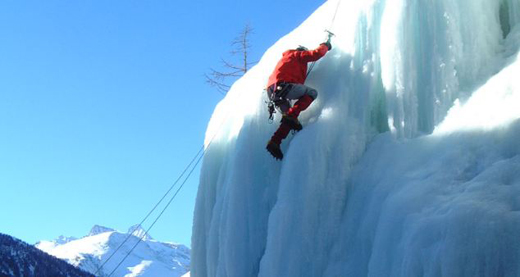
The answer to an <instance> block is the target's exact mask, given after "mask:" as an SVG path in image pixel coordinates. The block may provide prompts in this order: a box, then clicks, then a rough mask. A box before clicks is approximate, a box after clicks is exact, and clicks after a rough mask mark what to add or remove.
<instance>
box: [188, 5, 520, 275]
mask: <svg viewBox="0 0 520 277" xmlns="http://www.w3.org/2000/svg"><path fill="white" fill-rule="evenodd" d="M285 16H287V15H285ZM289 16H290V15H289ZM519 23H520V1H518V0H435V1H426V0H424V1H422V0H421V1H417V0H329V1H327V2H326V3H324V4H323V5H322V6H321V7H320V8H319V9H318V10H317V11H316V12H315V13H314V14H312V15H311V16H310V17H309V18H308V19H307V20H306V21H305V22H303V23H302V24H301V25H300V26H299V27H298V28H297V29H295V30H294V31H293V32H291V33H290V34H288V35H287V36H285V37H283V38H281V39H280V40H279V41H278V42H277V43H276V44H275V45H274V46H273V47H271V48H270V49H269V50H268V51H267V52H266V53H265V55H264V56H263V58H262V59H261V61H260V62H259V63H258V65H257V66H255V67H254V68H253V69H251V70H250V71H248V73H247V74H246V75H245V76H244V77H243V78H241V79H240V80H238V81H237V82H236V83H235V84H234V85H233V87H232V89H231V90H230V91H229V92H228V94H227V95H226V97H225V99H223V100H222V101H221V102H220V103H219V104H218V106H217V107H216V109H215V111H214V114H213V116H212V118H211V121H210V123H209V126H208V129H207V132H206V154H205V157H204V162H203V166H202V170H201V179H200V184H199V192H198V196H197V204H196V210H195V219H194V227H193V236H192V270H191V276H194V277H205V276H212V277H225V276H228V277H235V276H236V277H244V276H261V277H264V276H265V277H272V276H285V277H291V276H298V277H299V276H312V277H314V276H520V240H519V239H518V234H520V155H519V154H520V78H519V76H520V60H519V59H518V50H519V48H520V24H519ZM324 29H329V30H331V31H332V32H334V33H335V34H336V36H335V37H334V38H333V40H332V45H333V49H332V51H331V52H329V53H327V55H326V56H325V57H324V58H323V59H321V60H320V61H318V62H317V63H316V65H315V67H314V69H313V71H312V72H311V73H310V75H309V78H308V79H307V83H306V84H307V85H309V86H312V87H314V88H316V89H317V90H318V92H319V96H318V98H317V101H315V102H314V103H313V104H312V105H311V106H310V108H309V109H308V110H306V111H304V112H303V113H302V114H301V115H300V121H301V122H302V124H303V126H304V128H303V130H302V131H300V132H299V133H297V134H295V135H291V136H290V137H289V138H288V139H286V140H285V141H284V143H283V144H282V150H283V152H284V154H285V156H284V160H283V161H282V162H279V161H276V160H274V159H273V158H272V157H271V156H270V155H269V154H268V153H267V152H266V151H265V145H266V142H267V141H268V140H269V138H270V136H271V135H272V134H273V132H274V131H275V130H276V128H277V127H278V124H279V123H278V121H279V119H280V118H279V114H278V115H277V116H278V118H275V124H269V121H268V114H267V109H266V105H265V101H266V95H265V92H264V91H263V89H264V87H265V85H266V83H267V79H268V77H269V75H270V73H271V72H272V70H273V69H274V66H275V65H276V63H277V61H278V60H279V59H280V57H281V54H282V53H283V52H284V51H285V50H287V49H290V48H296V47H297V46H298V45H304V46H307V47H309V48H313V47H316V46H317V45H318V44H319V43H320V42H323V41H324V39H325V37H326V34H325V33H324V32H323V30H324Z"/></svg>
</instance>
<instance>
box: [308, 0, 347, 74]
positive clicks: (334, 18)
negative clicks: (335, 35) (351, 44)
mask: <svg viewBox="0 0 520 277" xmlns="http://www.w3.org/2000/svg"><path fill="white" fill-rule="evenodd" d="M340 4H341V0H338V4H336V10H335V11H334V16H333V17H332V21H331V22H330V27H329V29H327V30H325V31H327V32H328V34H327V38H330V37H331V35H332V33H331V32H330V30H331V29H332V27H333V26H334V21H336V15H338V10H339V6H340ZM315 65H316V62H312V63H311V66H310V67H309V70H308V71H307V77H309V74H311V72H312V70H313V69H314V66H315Z"/></svg>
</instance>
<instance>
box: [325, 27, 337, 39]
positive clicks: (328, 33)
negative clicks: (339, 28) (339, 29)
mask: <svg viewBox="0 0 520 277" xmlns="http://www.w3.org/2000/svg"><path fill="white" fill-rule="evenodd" d="M325 32H326V33H327V41H329V42H330V38H331V37H335V36H336V35H335V34H334V33H333V32H331V31H329V30H327V29H325Z"/></svg>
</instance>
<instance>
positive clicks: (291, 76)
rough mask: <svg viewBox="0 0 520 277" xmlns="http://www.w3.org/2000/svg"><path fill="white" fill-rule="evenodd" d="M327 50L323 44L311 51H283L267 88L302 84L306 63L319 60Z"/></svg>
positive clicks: (305, 72) (305, 74)
mask: <svg viewBox="0 0 520 277" xmlns="http://www.w3.org/2000/svg"><path fill="white" fill-rule="evenodd" d="M328 50H329V49H328V48H327V46H326V45H325V44H321V45H320V46H319V47H318V48H316V49H314V50H311V51H297V50H287V51H285V52H284V53H283V57H282V59H281V60H280V61H279V62H278V64H277V65H276V68H275V69H274V71H273V73H272V74H271V77H269V81H268V82H267V87H270V86H272V85H273V84H276V83H279V82H287V83H297V84H303V83H304V82H305V79H306V78H307V63H308V62H314V61H317V60H319V59H320V58H321V57H323V56H325V54H326V53H327V51H328Z"/></svg>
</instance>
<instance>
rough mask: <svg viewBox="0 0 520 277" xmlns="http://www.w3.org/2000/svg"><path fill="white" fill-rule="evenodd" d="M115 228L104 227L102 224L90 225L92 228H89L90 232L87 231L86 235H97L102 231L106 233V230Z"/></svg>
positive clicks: (109, 230)
mask: <svg viewBox="0 0 520 277" xmlns="http://www.w3.org/2000/svg"><path fill="white" fill-rule="evenodd" d="M114 231H115V230H114V229H112V228H108V227H104V226H100V225H94V227H92V229H90V233H88V235H87V236H88V237H90V236H95V235H99V234H102V233H106V232H114Z"/></svg>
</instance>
